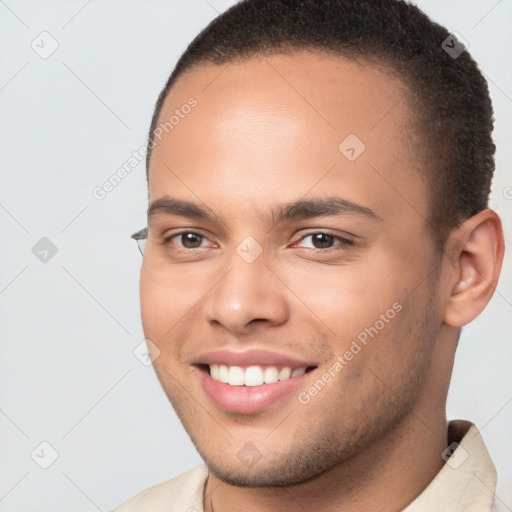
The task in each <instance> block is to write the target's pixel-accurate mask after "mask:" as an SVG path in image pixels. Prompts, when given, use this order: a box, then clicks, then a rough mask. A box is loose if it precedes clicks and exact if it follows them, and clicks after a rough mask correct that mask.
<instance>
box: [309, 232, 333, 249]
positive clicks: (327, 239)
mask: <svg viewBox="0 0 512 512" xmlns="http://www.w3.org/2000/svg"><path fill="white" fill-rule="evenodd" d="M311 241H312V243H313V245H314V246H315V248H316V249H327V248H328V247H331V246H332V243H333V242H334V237H333V236H332V235H329V234H327V233H315V234H314V235H311Z"/></svg>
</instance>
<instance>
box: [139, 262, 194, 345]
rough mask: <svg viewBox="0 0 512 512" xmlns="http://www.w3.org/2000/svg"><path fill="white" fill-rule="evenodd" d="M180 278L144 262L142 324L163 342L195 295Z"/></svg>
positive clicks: (187, 308)
mask: <svg viewBox="0 0 512 512" xmlns="http://www.w3.org/2000/svg"><path fill="white" fill-rule="evenodd" d="M185 284H186V283H182V282H181V280H180V279H179V278H177V279H172V280H170V279H169V277H168V276H163V275H162V274H161V273H160V272H156V271H154V270H153V269H151V267H150V266H149V265H146V264H143V266H142V270H141V276H140V303H141V315H142V324H143V327H144V333H145V335H146V337H147V338H149V339H152V340H154V342H155V343H157V344H159V341H163V340H164V339H165V338H168V337H169V336H170V335H172V332H173V330H174V328H175V327H176V326H177V325H178V323H179V321H180V319H182V318H183V317H184V316H185V315H186V313H187V312H189V311H190V309H191V307H192V306H193V297H189V296H190V292H188V291H187V290H188V289H189V288H190V287H186V286H185Z"/></svg>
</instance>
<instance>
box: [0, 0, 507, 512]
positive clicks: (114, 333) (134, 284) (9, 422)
mask: <svg viewBox="0 0 512 512" xmlns="http://www.w3.org/2000/svg"><path fill="white" fill-rule="evenodd" d="M232 4H234V2H233V1H231V0H225V1H223V0H208V1H206V0H187V1H181V2H178V1H171V0H166V1H157V0H152V1H145V2H143V1H138V2H136V1H133V0H132V1H127V0H125V1H121V0H104V1H100V0H92V1H91V0H89V1H84V0H73V1H66V2H64V1H44V2H42V1H35V0H5V1H1V0H0V108H1V110H0V111H1V115H0V173H1V188H0V223H1V230H0V240H1V256H2V259H1V262H2V263H1V265H0V308H1V316H0V329H1V343H2V345H1V357H0V408H1V410H0V435H1V439H0V447H1V448H0V450H1V452H0V511H3V512H21V511H23V512H41V511H52V512H58V511H68V512H69V511H77V512H86V511H94V510H102V511H106V510H109V509H110V508H112V507H114V506H115V505H117V504H119V503H121V502H122V501H124V500H126V499H127V498H128V497H130V496H131V495H133V494H134V493H136V492H138V491H139V490H141V489H142V488H144V487H147V486H149V485H151V484H154V483H157V482H159V481H161V480H164V479H167V478H170V477H171V476H174V475H177V474H179V473H182V472H183V471H185V470H187V469H188V468H191V467H192V466H194V465H196V464H198V463H200V462H201V460H200V458H199V456H198V455H197V453H196V452H195V449H194V448H193V446H192V444H191V442H190V441H189V439H188V437H187V435H186V434H185V433H184V431H183V429H182V427H181V425H180V424H179V421H178V420H177V418H176V416H175V414H174V412H173V411H172V409H171V407H170V405H169V404H168V402H167V400H166V398H165V397H164V394H163V392H162V391H161V389H160V386H159V384H158V382H157V380H156V377H155V376H154V374H153V370H152V369H151V367H146V366H144V365H143V364H141V362H139V360H138V359H136V357H135V356H134V355H133V350H134V348H135V347H136V346H137V345H138V344H139V343H140V342H141V340H143V333H142V329H141V324H140V317H139V302H138V271H139V267H140V263H141V258H140V255H139V253H138V251H137V249H136V246H135V244H134V242H133V241H131V240H130V239H129V235H130V234H131V233H132V232H133V231H135V230H137V229H139V228H141V227H143V226H144V225H145V208H146V197H147V196H146V185H145V176H144V173H145V169H144V164H143V163H141V164H140V165H138V166H137V167H136V168H135V169H134V171H133V172H132V173H131V174H130V175H128V176H127V177H126V178H125V179H124V181H123V182H122V183H121V184H119V185H118V186H117V187H116V188H115V189H114V190H113V191H112V192H111V193H110V194H108V196H107V197H106V198H105V199H104V200H103V201H99V200H97V199H95V198H94V197H93V195H92V190H93V189H94V188H95V187H97V186H99V185H101V184H102V183H103V182H104V181H106V180H107V179H108V178H109V176H111V175H112V174H113V173H114V172H115V171H116V169H118V168H119V167H120V166H121V165H122V164H123V163H124V162H126V160H127V159H128V158H129V157H130V155H131V154H132V152H133V151H134V150H136V149H138V148H139V147H140V146H141V145H142V144H143V143H144V141H145V137H146V132H147V129H148V125H149V122H150V116H151V113H152V109H153V106H154V102H155V100H156V97H157V94H158V93H159V91H160V89H161V87H162V86H163V84H164V82H165V80H166V78H167V76H168V74H169V73H170V71H171V69H172V67H173V65H174V64H175V63H176V60H177V59H178V57H179V55H180V54H181V52H182V51H183V50H184V48H185V46H186V44H187V43H188V42H189V41H190V40H191V39H192V37H193V36H194V35H195V34H196V33H197V32H198V31H199V30H200V29H201V28H202V27H203V26H205V25H206V24H207V23H208V22H209V21H210V20H211V19H212V18H213V17H215V16H216V15H217V13H218V12H222V11H223V10H224V9H226V8H227V7H229V6H230V5H232ZM420 6H422V7H423V9H424V10H425V11H426V12H427V13H428V14H430V15H431V16H432V17H433V18H434V19H435V20H437V21H439V22H441V23H442V24H444V25H446V26H447V27H448V28H449V29H450V30H454V31H457V32H459V33H460V34H462V36H463V37H464V38H465V39H466V40H467V41H468V43H469V50H470V52H471V53H472V55H473V56H474V57H475V58H476V60H477V61H478V62H479V63H480V66H481V68H482V70H483V72H484V73H485V74H486V76H487V77H488V79H489V83H490V90H491V94H492V98H493V101H494V106H495V111H496V130H495V141H496V143H497V145H498V153H497V173H496V178H495V181H494V188H493V195H492V200H491V206H492V207H493V208H494V209H496V211H497V212H498V213H499V214H500V215H501V216H502V218H503V221H504V225H505V230H506V232H507V233H508V234H507V242H508V245H509V252H508V254H507V256H506V260H505V266H504V270H503V274H502V278H501V281H500V284H499V286H498V289H497V291H496V294H495V296H494V298H493V299H492V302H491V304H490V306H489V307H488V308H487V310H486V311H485V312H484V313H483V314H482V315H481V316H480V317H479V318H478V320H476V321H475V322H473V323H472V324H471V325H470V326H468V327H467V328H465V329H464V330H463V337H462V340H461V343H460V347H459V349H458V355H457V359H456V365H455V370H454V376H453V383H452V387H451V392H450V396H449V400H448V414H449V418H465V419H470V420H471V421H473V422H475V423H476V425H477V426H478V427H479V428H480V429H482V435H483V437H484V440H485V442H486V444H487V446H488V448H489V450H490V452H491V455H492V457H493V459H494V461H495V464H496V466H497V468H498V472H499V483H498V491H497V494H498V496H499V497H500V498H501V500H502V502H500V503H501V507H502V509H503V510H512V464H511V459H512V442H511V432H512V428H511V427H512V373H511V371H510V368H511V362H512V345H511V343H510V341H511V339H512V335H511V334H512V322H511V318H512V286H511V283H512V276H511V269H512V265H511V254H512V240H511V237H510V232H511V225H512V200H511V199H512V188H507V187H512V174H511V170H510V166H511V162H512V154H511V147H512V144H511V142H510V141H511V136H512V99H511V98H512V70H511V66H510V52H511V49H512V35H511V34H512V31H511V30H510V27H511V22H512V1H511V0H501V1H496V0H485V1H484V0H478V1H476V0H473V1H468V0H456V1H453V0H451V1H450V2H446V1H445V0H426V1H424V2H420ZM43 31H47V32H48V33H49V34H51V37H52V38H54V39H55V40H56V41H57V42H58V45H59V46H58V48H57V50H56V51H55V52H54V53H53V54H52V55H51V56H49V57H48V58H47V59H43V58H41V57H40V56H39V55H38V54H37V53H36V52H35V51H34V50H33V49H32V48H31V44H32V41H34V40H35V43H34V44H35V45H36V44H37V45H39V47H42V46H43V45H44V48H45V49H46V51H47V50H48V49H49V48H51V43H52V42H51V40H50V39H48V36H39V34H40V33H41V32H43ZM38 36H39V38H38ZM41 37H43V38H44V37H45V38H46V39H45V40H44V41H43V42H41ZM40 51H42V49H41V50H40ZM42 237H48V238H49V239H50V240H51V241H52V242H53V243H54V244H55V245H56V246H57V249H58V252H57V254H56V255H55V256H54V257H53V258H51V259H50V260H49V261H48V262H47V263H43V262H41V261H39V259H37V258H36V257H35V255H34V254H33V253H32V247H33V246H34V245H35V244H36V243H37V242H38V241H39V240H40V239H41V238H42ZM42 441H46V442H48V443H50V445H51V446H52V447H53V448H54V449H55V450H56V451H57V452H58V459H57V460H56V461H55V462H54V463H53V464H52V465H51V466H50V467H49V468H48V469H42V468H41V467H39V465H38V464H36V462H35V460H37V461H38V462H39V463H40V464H44V463H49V462H51V457H52V450H51V449H49V448H48V447H45V446H44V445H43V446H42V447H41V446H40V443H41V442H42ZM34 450H35V452H34V459H35V460H33V459H32V458H31V453H32V452H33V451H34Z"/></svg>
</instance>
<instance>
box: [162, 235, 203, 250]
mask: <svg viewBox="0 0 512 512" xmlns="http://www.w3.org/2000/svg"><path fill="white" fill-rule="evenodd" d="M205 240H206V237H205V236H203V235H200V234H199V233H194V232H193V231H182V232H181V233H176V234H174V235H172V236H169V237H167V238H166V239H165V241H164V243H165V244H171V245H174V244H176V245H177V246H178V248H183V249H199V248H200V247H201V246H202V243H203V242H204V241H205ZM176 241H177V243H176Z"/></svg>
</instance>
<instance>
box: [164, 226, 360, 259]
mask: <svg viewBox="0 0 512 512" xmlns="http://www.w3.org/2000/svg"><path fill="white" fill-rule="evenodd" d="M184 234H193V235H196V236H198V237H201V238H202V239H203V240H208V237H206V236H205V235H203V234H201V233H198V232H196V231H189V230H184V231H180V232H178V233H173V234H172V235H169V236H167V237H165V238H164V239H163V241H162V242H161V245H165V246H169V245H171V244H170V242H171V240H173V239H174V238H177V237H179V236H181V235H184ZM318 234H322V235H327V236H330V237H332V238H333V239H335V240H338V241H339V242H340V243H338V244H335V245H333V246H331V247H327V248H325V249H319V248H316V247H312V248H311V247H310V248H308V249H309V250H310V251H313V252H322V253H326V252H330V251H331V250H336V247H337V246H342V247H341V248H340V250H346V249H347V248H348V247H349V246H352V245H353V244H354V239H353V238H351V237H348V236H340V235H336V234H334V233H331V232H329V231H312V232H310V233H307V234H305V235H303V236H302V237H301V238H300V239H299V241H298V242H302V241H303V240H305V239H306V238H308V237H310V236H314V235H318ZM203 240H202V241H203ZM173 249H174V250H176V251H179V252H183V251H185V252H188V251H197V250H198V249H201V247H195V248H194V249H188V248H186V247H178V248H177V249H176V248H173Z"/></svg>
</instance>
